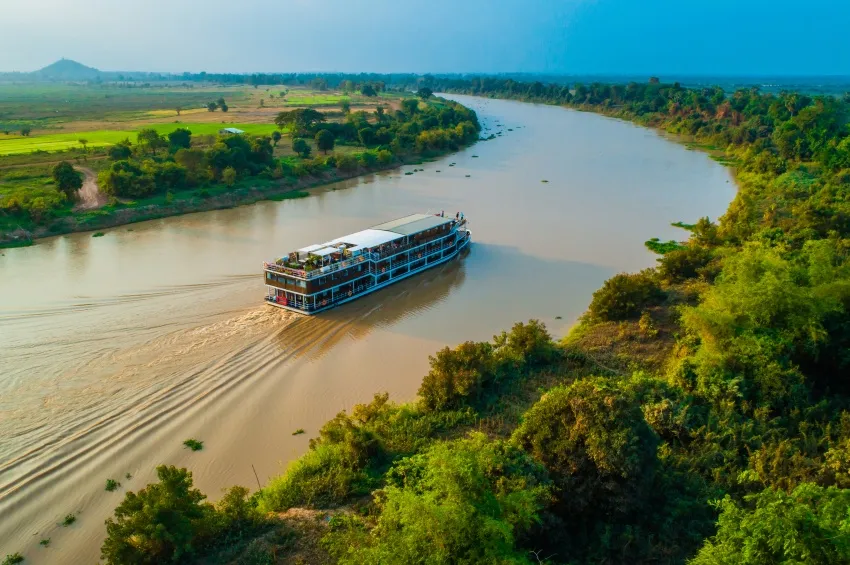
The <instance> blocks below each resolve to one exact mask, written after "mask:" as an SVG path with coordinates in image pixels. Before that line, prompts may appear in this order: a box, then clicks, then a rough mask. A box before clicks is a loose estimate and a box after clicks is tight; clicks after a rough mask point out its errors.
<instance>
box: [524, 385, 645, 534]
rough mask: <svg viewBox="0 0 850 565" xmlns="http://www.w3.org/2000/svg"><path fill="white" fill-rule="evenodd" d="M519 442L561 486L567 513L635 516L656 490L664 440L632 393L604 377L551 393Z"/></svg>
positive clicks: (584, 517) (582, 517) (583, 517)
mask: <svg viewBox="0 0 850 565" xmlns="http://www.w3.org/2000/svg"><path fill="white" fill-rule="evenodd" d="M513 441H514V442H516V444H517V445H519V446H520V447H522V448H523V449H525V450H526V451H527V452H528V453H530V454H531V455H533V456H534V457H535V458H536V459H537V460H538V461H541V462H542V463H543V465H544V466H545V467H546V469H547V470H548V471H549V473H550V475H551V476H552V479H553V480H554V482H555V484H556V485H557V486H558V487H559V493H560V495H559V505H560V507H561V508H562V510H561V511H559V514H560V515H562V516H568V517H571V518H572V519H574V520H576V521H578V522H582V521H586V522H587V524H586V525H588V526H592V525H593V524H592V522H593V520H591V517H592V516H603V517H607V516H611V515H616V514H623V513H628V512H630V511H632V510H634V509H635V508H636V507H638V506H639V505H640V502H641V500H642V498H643V497H644V496H645V495H646V494H647V492H648V486H649V485H650V484H651V481H652V477H653V474H654V469H655V467H656V461H657V457H656V448H657V446H658V437H657V436H656V435H655V433H654V432H653V431H652V429H651V428H650V427H649V426H648V425H647V423H646V420H645V419H644V416H643V413H642V412H641V408H640V405H639V404H638V403H637V402H635V399H634V398H633V397H632V395H631V394H629V393H627V392H624V391H623V390H622V389H621V388H619V387H618V386H617V384H616V383H614V382H612V381H610V380H608V379H604V378H598V377H597V378H586V379H582V380H579V381H576V382H575V383H573V384H571V385H569V386H565V387H563V386H562V387H556V388H554V389H552V390H550V391H548V392H547V393H546V394H545V395H543V397H542V398H541V399H540V400H539V401H538V402H537V403H536V404H535V405H534V406H532V407H531V408H530V409H529V410H528V411H527V412H526V413H525V415H524V416H523V419H522V423H521V424H520V425H519V427H517V429H516V430H515V431H514V434H513Z"/></svg>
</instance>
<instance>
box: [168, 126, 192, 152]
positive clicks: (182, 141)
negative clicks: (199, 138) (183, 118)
mask: <svg viewBox="0 0 850 565" xmlns="http://www.w3.org/2000/svg"><path fill="white" fill-rule="evenodd" d="M168 144H169V145H170V146H171V150H172V151H175V152H176V151H177V150H179V149H189V148H190V147H191V146H192V132H191V131H189V130H188V129H186V128H177V129H176V130H174V131H172V132H171V133H169V134H168Z"/></svg>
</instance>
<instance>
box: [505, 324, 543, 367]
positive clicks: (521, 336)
mask: <svg viewBox="0 0 850 565" xmlns="http://www.w3.org/2000/svg"><path fill="white" fill-rule="evenodd" d="M493 343H494V344H495V346H496V347H497V348H498V349H499V352H500V353H502V354H506V355H508V356H510V357H511V358H512V359H514V360H517V361H518V362H519V363H520V364H522V365H529V366H537V365H544V364H546V363H549V362H550V361H552V359H554V357H555V355H556V349H555V344H554V343H553V342H552V336H550V335H549V331H548V330H547V329H546V326H545V325H544V324H543V323H542V322H540V320H529V321H528V323H527V324H524V323H522V322H517V323H516V324H514V326H513V327H512V328H511V331H510V332H502V333H501V334H500V335H497V336H495V337H494V338H493Z"/></svg>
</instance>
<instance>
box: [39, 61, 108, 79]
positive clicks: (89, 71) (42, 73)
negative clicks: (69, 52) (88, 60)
mask: <svg viewBox="0 0 850 565" xmlns="http://www.w3.org/2000/svg"><path fill="white" fill-rule="evenodd" d="M33 74H34V75H36V76H38V77H41V78H46V79H51V80H94V79H97V78H100V77H101V74H102V73H101V72H100V71H99V70H97V69H94V68H92V67H87V66H85V65H83V64H82V63H78V62H76V61H72V60H71V59H60V60H58V61H56V62H55V63H52V64H50V65H47V66H46V67H44V68H43V69H40V70H38V71H35V72H34V73H33Z"/></svg>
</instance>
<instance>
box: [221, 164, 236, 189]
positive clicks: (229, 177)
mask: <svg viewBox="0 0 850 565" xmlns="http://www.w3.org/2000/svg"><path fill="white" fill-rule="evenodd" d="M221 180H222V181H223V182H224V184H226V185H227V186H233V185H234V184H236V169H234V168H233V167H227V168H226V169H224V170H223V171H222V172H221Z"/></svg>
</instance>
